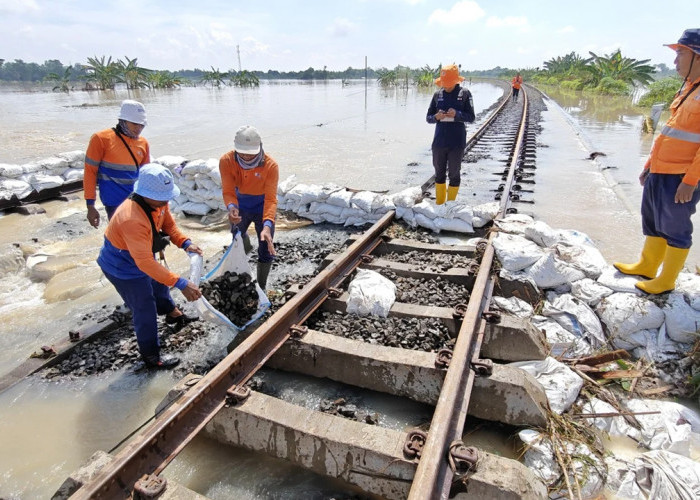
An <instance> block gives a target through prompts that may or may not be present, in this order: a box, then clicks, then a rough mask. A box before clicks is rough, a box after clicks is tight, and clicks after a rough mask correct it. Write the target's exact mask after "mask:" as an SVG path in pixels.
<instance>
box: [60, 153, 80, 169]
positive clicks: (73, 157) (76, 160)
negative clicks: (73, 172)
mask: <svg viewBox="0 0 700 500" xmlns="http://www.w3.org/2000/svg"><path fill="white" fill-rule="evenodd" d="M56 156H58V157H59V158H63V159H64V160H66V161H67V162H68V164H69V166H70V167H71V168H76V166H78V165H81V166H82V165H84V163H85V150H83V149H74V150H73V151H66V152H65V153H58V155H56Z"/></svg>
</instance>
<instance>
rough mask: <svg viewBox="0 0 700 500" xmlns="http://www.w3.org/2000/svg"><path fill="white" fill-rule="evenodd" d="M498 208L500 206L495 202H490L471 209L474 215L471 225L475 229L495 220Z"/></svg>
mask: <svg viewBox="0 0 700 500" xmlns="http://www.w3.org/2000/svg"><path fill="white" fill-rule="evenodd" d="M500 207H501V204H500V203H499V202H497V201H492V202H490V203H484V204H482V205H477V206H475V207H473V208H472V210H473V213H474V218H473V219H472V225H473V226H474V227H477V228H478V227H484V226H485V225H486V224H488V223H489V222H491V221H492V220H493V219H495V218H496V215H498V210H499V209H500Z"/></svg>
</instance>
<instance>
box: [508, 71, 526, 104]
mask: <svg viewBox="0 0 700 500" xmlns="http://www.w3.org/2000/svg"><path fill="white" fill-rule="evenodd" d="M522 84H523V77H522V76H520V73H519V72H518V74H516V75H515V76H514V77H513V80H512V81H511V82H510V86H511V87H512V88H513V100H514V101H517V100H518V94H520V87H521V86H522Z"/></svg>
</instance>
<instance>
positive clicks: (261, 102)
mask: <svg viewBox="0 0 700 500" xmlns="http://www.w3.org/2000/svg"><path fill="white" fill-rule="evenodd" d="M471 89H472V92H473V93H474V100H475V103H476V107H477V112H478V111H480V110H482V109H484V108H486V107H488V106H489V105H490V104H492V102H494V101H495V100H496V99H497V97H498V96H500V93H501V91H500V90H499V88H498V87H496V86H493V85H489V84H474V85H473V86H472V87H471ZM127 97H131V98H137V99H140V100H142V101H143V102H144V103H145V104H146V107H147V110H148V113H149V120H150V124H149V126H148V127H147V128H146V130H145V133H144V135H145V136H146V137H147V138H148V139H149V141H150V143H151V146H152V152H153V155H154V156H155V157H158V156H160V155H164V154H173V155H181V156H184V157H186V158H188V159H196V158H209V157H218V156H219V155H220V154H222V153H223V152H225V151H226V150H227V149H229V148H230V147H231V142H232V137H233V133H234V131H235V129H236V128H237V127H238V126H239V125H241V124H244V123H252V124H254V125H257V126H258V127H259V128H260V130H261V132H262V133H263V140H264V144H265V148H266V150H267V151H268V152H270V153H271V154H272V155H273V156H275V157H276V158H277V160H278V161H279V163H280V166H281V177H282V178H284V177H286V176H287V175H290V174H296V175H297V176H298V177H299V178H300V180H302V181H305V182H322V181H333V182H336V183H339V184H345V185H348V186H350V187H359V188H363V189H392V190H393V189H398V188H399V187H402V186H404V185H409V184H416V183H419V182H422V181H423V180H424V179H425V178H427V177H428V175H429V174H430V173H431V171H432V168H431V166H430V158H429V144H430V140H431V137H432V130H433V129H432V127H430V126H428V125H427V124H425V122H424V115H425V110H426V109H427V103H428V100H429V98H430V95H429V94H421V93H419V92H415V91H408V92H404V91H389V92H387V91H383V90H380V89H378V88H376V87H373V86H370V88H369V91H368V94H367V98H366V99H365V92H364V86H363V85H362V84H359V83H358V84H354V85H350V86H346V87H342V86H340V84H339V83H337V82H333V83H327V84H326V83H323V84H314V83H310V84H302V85H300V84H297V83H292V82H287V83H274V84H264V85H262V86H261V87H260V89H253V90H250V89H249V90H242V89H230V88H227V89H217V90H214V89H201V88H197V89H182V90H179V91H175V92H159V93H150V92H145V91H144V92H139V93H136V94H133V95H127V94H126V93H125V92H123V93H117V94H86V93H82V92H77V93H71V94H68V95H63V94H61V95H57V94H51V93H31V94H27V93H18V92H2V91H0V107H1V108H2V109H3V113H4V114H5V115H6V121H5V123H13V129H12V131H10V132H9V133H7V134H0V151H2V152H3V153H2V155H3V156H2V158H0V161H2V162H7V163H23V162H28V161H33V160H36V159H39V158H44V157H47V156H50V155H51V154H55V153H59V152H63V151H70V150H75V149H84V147H85V144H86V143H87V140H88V138H89V136H90V134H91V133H92V132H94V131H95V130H98V129H101V128H105V127H108V126H112V125H113V124H114V120H113V119H112V117H113V115H114V114H115V113H116V108H117V107H118V103H119V102H120V101H121V99H124V98H127ZM365 102H367V104H366V108H365ZM562 105H563V107H564V109H561V108H559V107H558V106H554V105H553V106H550V109H549V111H547V112H545V114H544V118H545V121H544V123H543V132H542V135H541V136H540V138H539V140H538V141H539V142H540V143H541V144H544V145H546V146H547V147H546V148H542V149H540V150H539V151H538V173H537V183H538V184H537V186H536V192H537V195H536V198H537V203H536V204H535V205H528V206H522V207H520V210H521V211H523V212H529V213H533V214H535V215H536V216H537V217H539V218H542V219H544V220H545V221H546V222H548V223H549V224H550V225H552V226H553V227H562V228H575V229H579V230H581V231H584V232H586V233H588V234H589V235H590V236H591V237H592V238H593V239H594V240H595V241H596V243H598V244H599V246H600V248H601V250H602V251H603V253H604V254H605V255H606V257H607V258H608V259H609V260H612V259H614V258H622V257H624V256H626V255H628V254H629V253H630V252H631V253H633V254H634V253H635V252H636V250H637V248H638V244H639V241H640V240H641V238H640V236H639V234H638V231H637V230H636V228H637V227H638V225H639V216H638V214H637V213H636V205H638V202H637V201H636V200H635V199H634V195H635V188H634V187H633V186H631V185H625V184H624V182H625V179H627V178H629V177H628V175H627V172H628V171H629V172H631V173H632V175H633V178H634V177H636V174H633V171H635V170H636V169H637V168H638V166H639V165H640V161H641V160H640V158H641V157H642V152H643V151H645V150H648V145H647V144H646V143H645V140H643V139H642V138H641V137H640V135H639V134H638V133H637V131H636V130H635V127H637V126H636V125H635V124H636V123H637V122H636V121H635V120H638V121H639V122H640V123H641V117H639V116H636V117H635V116H634V115H633V114H630V113H632V111H629V110H625V113H627V114H625V113H623V114H620V113H615V114H610V115H604V114H601V113H600V112H598V111H596V110H597V109H598V108H601V109H606V106H607V104H606V101H595V102H588V101H586V100H585V99H583V98H580V97H579V98H578V100H577V101H576V103H575V105H574V104H572V103H570V102H568V101H566V100H565V99H564V98H562ZM564 110H568V111H569V112H570V113H571V115H570V116H569V115H567V114H565V113H564ZM620 116H623V117H624V118H622V119H621V118H620ZM591 148H593V149H595V150H603V151H606V152H607V153H608V158H606V159H608V160H611V161H614V162H615V163H616V166H618V169H617V170H614V169H609V170H605V171H603V170H601V166H600V165H598V164H595V163H593V162H590V161H589V160H585V159H584V158H585V157H587V156H588V154H589V152H590V149H591ZM613 151H614V153H612V152H613ZM409 163H411V164H412V165H409ZM611 173H612V174H611ZM543 194H546V196H543ZM43 206H44V208H46V210H47V214H46V215H36V216H31V217H24V216H19V215H6V216H0V248H5V247H6V246H10V245H11V244H13V243H20V244H21V250H23V251H25V252H27V253H34V252H36V253H39V254H45V256H46V258H47V259H48V260H47V262H51V265H50V266H49V265H46V264H44V265H43V268H42V264H41V263H39V264H37V267H35V268H34V270H32V271H31V272H30V271H27V270H26V269H24V268H19V269H15V268H12V266H11V265H10V266H9V269H5V264H4V263H3V269H5V270H4V271H3V273H2V278H0V325H2V327H1V328H2V335H0V371H1V372H2V373H5V372H7V371H9V370H10V369H11V368H12V367H14V366H16V365H17V364H19V363H20V362H21V361H22V360H23V359H25V358H26V356H27V355H28V354H29V353H31V352H33V351H34V350H36V349H37V348H38V347H39V346H40V345H43V344H50V343H51V342H52V340H53V339H55V338H56V335H62V334H64V333H65V332H66V331H67V329H68V328H69V327H70V326H71V325H75V324H79V323H81V321H83V318H85V317H86V316H89V315H90V314H91V313H93V312H94V311H95V310H96V309H99V308H100V307H102V306H103V305H104V306H106V307H113V306H114V305H116V304H117V303H119V302H120V301H119V300H118V297H117V296H116V293H115V292H114V290H113V289H112V288H111V286H109V285H108V283H106V282H105V281H104V279H102V278H101V277H100V273H99V270H98V269H97V268H96V266H95V264H94V259H95V257H96V255H97V251H98V249H99V246H100V244H101V231H96V230H93V229H92V228H89V227H88V226H87V224H86V222H85V221H84V215H83V210H84V206H83V203H82V202H81V201H80V200H79V199H76V200H74V201H71V202H68V203H65V202H49V203H45V204H44V205H43ZM59 219H61V221H62V222H60V223H59V222H57V221H58V220H59ZM181 222H183V224H184V223H186V221H181ZM190 222H191V221H190ZM185 232H186V233H187V234H189V235H191V236H192V238H193V240H194V241H195V242H197V243H198V244H200V245H201V246H203V247H204V249H205V252H207V254H214V253H215V252H216V251H218V250H219V249H220V248H221V245H223V244H224V243H226V241H227V234H226V232H225V231H220V232H206V231H199V230H195V229H191V228H186V229H185ZM34 239H36V241H35V240H34ZM168 259H169V262H170V265H171V268H173V269H174V270H176V272H180V273H185V272H186V270H187V263H186V260H185V258H184V253H182V252H177V251H170V253H169V255H168ZM6 261H8V262H13V260H12V259H11V258H9V257H7V258H6ZM37 277H38V278H40V279H37ZM175 294H177V292H175ZM176 300H181V299H180V297H179V296H177V297H176ZM88 319H89V318H88ZM228 340H230V339H228V338H226V336H225V334H221V335H219V336H218V337H214V338H210V339H207V342H206V343H204V345H198V346H195V348H193V349H192V351H191V352H189V353H187V354H186V356H192V357H193V359H195V358H196V357H197V356H202V355H204V354H205V353H206V352H207V350H216V349H220V350H223V349H224V346H225V345H226V344H227V341H228ZM173 383H174V378H173V377H172V376H171V375H170V374H166V373H160V374H144V373H131V372H119V373H112V374H105V375H101V376H98V377H95V378H93V379H88V380H84V379H81V380H76V381H75V382H72V383H47V382H45V381H42V380H38V379H30V380H27V381H25V382H22V383H20V384H18V385H17V386H15V387H13V388H12V389H10V390H9V391H7V392H5V393H3V394H0V408H1V409H0V436H2V437H0V439H1V440H2V444H1V446H0V448H1V449H2V450H3V452H2V453H0V496H2V497H20V498H46V497H48V496H50V495H51V494H52V493H53V491H55V489H56V488H57V487H58V485H59V484H60V483H61V482H62V480H63V479H64V478H65V477H66V476H67V475H68V474H69V473H70V472H71V471H73V470H75V469H76V468H77V466H78V465H79V464H80V463H81V462H82V461H83V460H85V459H86V458H87V457H88V456H89V455H90V454H91V453H92V452H93V451H94V450H97V449H101V450H110V449H111V448H112V447H113V446H114V445H115V444H116V443H118V442H119V441H120V440H121V439H122V438H123V437H124V436H126V435H127V434H128V433H129V432H131V431H132V430H133V429H134V428H135V427H137V426H138V425H140V424H141V423H143V422H144V421H146V420H147V419H148V418H150V416H151V415H152V413H153V409H154V408H155V406H156V405H157V404H158V402H159V401H160V400H161V398H162V397H163V396H164V395H165V393H166V392H167V390H168V389H169V388H170V387H171V386H172V384H173ZM298 397H300V398H302V399H304V398H309V399H313V398H314V397H316V396H312V394H311V391H309V392H308V393H305V392H304V391H303V389H302V390H301V392H300V395H299V396H298ZM387 412H389V413H390V411H389V410H388V409H387ZM415 412H416V414H417V415H419V414H420V412H419V411H418V410H415ZM411 423H412V422H411ZM405 424H407V422H403V423H402V422H401V421H400V419H399V420H397V422H396V424H395V425H397V426H401V425H405ZM497 441H498V440H497V439H490V438H488V437H487V438H485V443H489V442H490V443H491V446H497V445H496V444H494V443H496V442H497ZM217 448H220V447H216V446H212V445H211V443H208V442H206V440H202V441H198V442H196V443H194V444H193V446H192V447H191V449H188V450H187V452H186V453H185V455H184V456H183V457H182V458H181V459H178V461H177V462H176V463H175V464H173V467H172V468H170V469H169V471H172V472H168V473H169V474H173V476H172V477H182V479H183V482H184V483H185V484H188V485H189V486H190V487H192V488H193V489H196V490H198V491H201V492H202V493H206V494H207V495H209V496H211V497H212V498H233V497H236V498H267V497H269V496H270V494H271V493H270V492H271V491H277V492H279V491H280V490H279V489H275V488H277V487H279V485H282V488H283V489H284V488H287V489H289V490H290V491H296V492H297V495H296V498H303V497H304V495H305V494H308V492H309V491H323V492H325V493H329V492H333V491H335V490H334V488H335V486H333V485H332V484H328V483H327V482H323V481H322V482H321V483H318V482H317V481H318V479H317V478H314V477H312V476H310V475H309V476H306V475H303V474H302V475H301V476H300V475H299V472H298V471H297V470H296V469H291V470H290V469H289V468H288V467H281V466H280V465H279V463H275V462H271V463H267V462H266V463H265V465H264V467H263V468H264V470H265V471H268V472H265V473H264V474H263V475H270V476H272V475H273V474H268V473H269V471H275V472H274V474H276V475H275V476H274V478H272V479H270V480H269V482H262V481H260V480H261V477H260V475H258V472H259V470H258V469H256V468H255V467H247V466H246V465H245V464H246V463H248V461H249V460H252V459H251V458H250V457H249V456H248V455H247V454H245V453H241V452H238V451H232V450H220V449H217ZM198 450H200V451H201V450H206V452H207V453H208V454H211V456H212V457H214V458H213V459H212V460H211V461H210V462H216V461H217V458H216V457H218V458H222V459H223V456H226V457H228V458H230V457H232V456H233V457H236V458H237V460H238V462H237V463H238V464H240V465H238V466H236V467H235V468H234V469H235V470H233V471H232V470H230V469H231V468H230V467H229V468H226V467H224V468H221V467H218V468H211V469H210V468H209V467H208V466H206V464H203V463H202V462H201V458H200V457H201V454H200V453H199V452H198ZM494 451H498V452H500V453H502V454H505V455H507V454H508V453H510V452H509V451H508V450H507V449H502V450H500V451H499V450H494ZM208 463H209V462H208ZM209 470H211V471H212V472H211V477H208V476H207V477H205V476H206V474H207V471H209ZM297 476H298V477H297ZM211 479H213V481H210V480H211ZM212 484H213V485H214V486H211V485H212ZM205 485H208V486H205ZM246 485H247V486H246ZM257 485H260V486H257ZM198 486H199V487H198ZM201 488H209V489H208V490H203V489H201ZM305 488H306V489H305ZM340 491H342V489H341V490H340ZM293 497H294V496H293Z"/></svg>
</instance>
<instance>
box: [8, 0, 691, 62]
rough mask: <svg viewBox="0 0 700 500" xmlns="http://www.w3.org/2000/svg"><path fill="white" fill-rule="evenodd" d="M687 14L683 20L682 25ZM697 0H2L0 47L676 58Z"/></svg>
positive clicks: (125, 53)
mask: <svg viewBox="0 0 700 500" xmlns="http://www.w3.org/2000/svg"><path fill="white" fill-rule="evenodd" d="M688 22H690V23H691V25H688ZM694 27H700V1H698V0H683V1H677V0H666V1H661V0H654V1H651V0H638V1H630V0H586V1H577V0H574V1H567V0H541V1H535V0H529V1H528V0H520V1H513V0H490V1H488V2H487V1H486V0H479V1H471V0H466V1H454V0H452V1H449V0H445V1H436V0H342V1H335V0H323V1H316V0H292V1H282V0H260V1H258V0H246V1H239V0H226V1H225V0H198V1H191V0H140V1H136V0H119V1H113V0H99V1H95V0H90V1H88V0H0V29H1V31H2V33H3V37H2V42H1V43H0V58H3V59H5V60H9V61H12V60H15V59H22V60H23V61H25V62H37V63H42V62H44V61H45V60H48V59H58V60H60V61H61V62H62V63H63V64H74V63H83V62H86V60H87V58H88V57H92V56H97V57H101V56H112V57H113V58H115V59H123V58H124V57H129V58H134V57H136V58H138V62H139V65H140V66H143V67H146V68H149V69H161V70H164V69H167V70H177V69H194V68H200V69H210V68H211V67H214V68H216V69H219V70H221V71H225V70H230V69H238V56H237V54H238V50H237V48H239V50H240V59H241V64H242V68H243V69H251V70H262V71H267V70H268V69H275V70H280V71H297V70H303V69H306V68H308V67H313V68H316V69H322V68H323V67H324V66H326V67H327V68H328V69H329V70H344V69H346V68H347V67H349V66H352V67H354V68H361V67H364V61H365V56H366V57H367V60H368V65H369V66H370V67H373V68H379V67H387V68H393V67H395V66H396V65H397V64H401V65H407V66H410V67H414V68H415V67H422V66H424V65H429V66H431V67H436V66H438V65H439V64H440V63H445V64H447V63H452V62H456V63H459V64H461V65H462V67H463V68H464V69H476V70H481V69H489V68H493V67H495V66H501V67H509V68H534V67H538V66H541V65H542V63H543V62H544V61H546V60H548V59H550V58H552V57H556V56H560V55H565V54H567V53H568V52H571V51H576V52H578V53H579V54H580V55H583V56H586V57H588V52H589V51H593V52H595V53H596V54H599V55H602V54H608V53H611V52H613V51H615V50H617V49H618V48H619V49H622V54H623V55H624V56H627V57H632V58H635V59H651V60H652V63H654V64H656V63H665V64H667V65H668V66H671V67H672V66H673V53H672V52H671V51H670V50H669V49H668V48H665V47H663V46H662V44H663V43H672V42H675V41H676V40H677V39H678V37H679V36H680V35H681V33H682V32H683V30H684V29H686V28H694Z"/></svg>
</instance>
